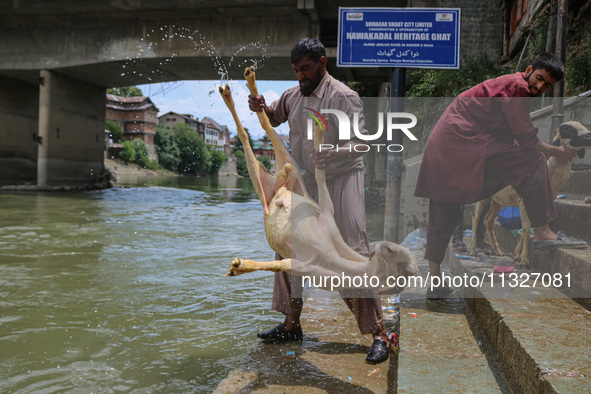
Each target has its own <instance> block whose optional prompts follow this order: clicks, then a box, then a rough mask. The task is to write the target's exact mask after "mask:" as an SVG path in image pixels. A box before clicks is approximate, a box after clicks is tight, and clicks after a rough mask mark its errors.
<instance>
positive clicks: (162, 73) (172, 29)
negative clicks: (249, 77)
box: [121, 24, 270, 94]
mask: <svg viewBox="0 0 591 394" xmlns="http://www.w3.org/2000/svg"><path fill="white" fill-rule="evenodd" d="M184 40H190V41H191V42H192V43H193V49H194V53H195V55H202V56H204V57H208V58H210V59H211V62H212V67H213V69H214V70H215V71H216V73H217V74H218V77H219V83H220V86H224V85H225V84H226V83H229V82H230V71H236V69H237V70H239V71H240V73H242V70H243V69H244V68H245V67H248V66H251V65H252V66H254V67H255V68H256V69H261V68H263V67H264V64H265V61H266V60H267V59H269V58H270V56H269V54H268V44H263V43H261V42H255V43H248V44H246V45H243V46H242V47H241V48H239V49H238V50H237V51H236V52H234V54H233V55H231V56H230V59H229V61H227V62H226V60H225V59H224V58H223V57H222V55H221V53H220V51H219V50H218V49H217V48H216V47H215V45H214V44H213V43H212V42H211V41H209V40H208V39H207V38H206V37H204V36H203V35H202V34H201V33H200V32H199V31H198V30H196V29H195V30H192V29H189V28H187V27H177V26H176V25H174V24H171V25H162V26H160V27H159V28H156V29H152V30H150V31H149V32H147V33H146V34H145V37H142V38H141V39H140V44H139V45H138V46H137V47H136V51H134V52H133V54H132V55H133V57H132V56H130V55H131V54H127V53H126V54H124V57H125V61H124V63H123V65H122V69H123V70H122V72H121V76H122V77H125V76H128V77H129V79H128V80H129V82H128V83H129V84H135V83H137V82H136V81H137V77H140V78H145V80H147V83H154V82H156V81H158V80H163V79H166V78H168V77H169V76H171V75H172V73H170V72H167V69H169V68H170V67H171V66H173V65H174V64H175V63H176V60H177V59H178V58H179V57H180V55H179V54H178V53H173V54H171V55H170V56H168V57H166V58H163V59H162V60H161V61H159V63H158V65H159V67H158V68H156V69H150V70H147V71H146V70H144V69H145V68H146V67H145V66H143V67H142V62H143V61H144V59H148V58H153V57H154V55H155V54H156V53H157V50H158V49H159V48H158V47H159V44H160V46H161V47H162V46H165V44H166V46H170V47H174V46H175V45H177V44H180V43H181V41H184ZM175 41H176V42H175ZM253 49H254V50H257V51H258V52H260V55H258V56H255V57H245V58H242V57H241V56H240V55H241V54H242V53H243V52H244V51H247V50H253ZM238 58H239V59H240V61H238ZM146 73H148V75H146ZM170 83H174V84H176V82H170ZM161 91H162V93H163V94H164V92H165V88H164V87H163V88H161Z"/></svg>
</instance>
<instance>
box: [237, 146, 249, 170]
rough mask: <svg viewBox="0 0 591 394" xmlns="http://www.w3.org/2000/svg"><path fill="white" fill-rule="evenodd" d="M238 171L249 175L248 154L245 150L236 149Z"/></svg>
mask: <svg viewBox="0 0 591 394" xmlns="http://www.w3.org/2000/svg"><path fill="white" fill-rule="evenodd" d="M235 154H236V172H238V175H242V176H246V175H248V167H247V166H246V156H245V155H244V151H243V150H237V151H236V153H235Z"/></svg>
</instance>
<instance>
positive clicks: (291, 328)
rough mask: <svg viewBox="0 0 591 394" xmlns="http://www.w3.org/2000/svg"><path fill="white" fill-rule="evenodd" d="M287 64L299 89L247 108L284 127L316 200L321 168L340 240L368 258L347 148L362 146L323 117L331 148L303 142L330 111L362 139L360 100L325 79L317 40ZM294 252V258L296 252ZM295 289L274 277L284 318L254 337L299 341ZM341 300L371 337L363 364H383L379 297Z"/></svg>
mask: <svg viewBox="0 0 591 394" xmlns="http://www.w3.org/2000/svg"><path fill="white" fill-rule="evenodd" d="M291 60H292V66H293V69H294V71H295V73H296V76H297V78H298V81H299V86H295V87H293V88H291V89H288V90H287V91H285V92H284V93H283V94H282V95H281V97H280V98H279V100H277V101H275V102H273V103H272V104H271V105H270V106H267V105H266V104H265V102H264V98H263V97H262V96H250V97H249V104H250V108H251V109H252V110H253V111H257V110H259V111H260V110H264V111H265V112H266V114H267V116H268V117H269V120H270V122H271V124H272V125H273V126H278V125H279V124H281V123H284V122H286V121H287V122H288V123H289V127H290V143H291V155H292V159H293V160H295V161H296V162H297V164H298V166H299V167H300V169H301V170H302V173H303V177H304V181H305V184H306V189H307V192H308V194H309V195H310V197H312V198H314V199H316V200H317V198H318V189H317V185H316V181H315V179H314V171H315V167H316V166H318V167H319V168H324V169H325V171H326V179H327V186H328V190H329V193H330V197H331V199H332V202H333V205H334V208H335V211H334V218H335V222H336V224H337V227H338V228H339V231H340V232H341V235H342V236H343V239H344V241H345V242H346V243H347V244H348V245H349V246H350V247H351V248H352V249H354V250H355V251H357V252H358V253H360V254H362V255H364V256H368V255H369V241H368V237H367V232H366V228H365V203H364V194H363V193H364V180H363V179H364V167H363V159H362V157H361V156H362V153H357V152H355V149H353V148H354V146H355V145H356V144H360V143H363V141H361V140H359V139H358V138H357V137H356V136H355V134H354V132H353V130H350V132H349V138H348V139H346V140H344V139H339V133H338V130H339V122H338V120H337V118H336V116H334V115H332V114H324V115H322V118H321V119H322V122H324V121H326V125H325V126H327V127H326V128H327V132H326V133H325V141H324V142H325V144H326V145H327V146H328V145H331V146H333V147H334V148H332V149H323V150H322V151H321V152H316V153H315V152H314V145H313V141H312V140H311V139H309V138H308V132H307V131H308V128H309V126H308V122H309V121H310V119H312V118H313V117H312V115H314V116H315V117H316V119H319V116H318V115H319V114H320V111H321V109H333V110H335V109H336V110H340V111H342V112H344V113H346V114H347V115H348V117H349V119H351V123H352V122H353V119H354V117H353V114H354V113H359V122H358V130H359V132H361V133H363V134H367V131H366V130H365V127H364V126H365V124H364V118H363V106H362V103H361V100H360V98H359V95H358V94H357V93H356V92H355V91H353V90H351V89H350V88H349V87H347V86H346V85H344V84H343V83H341V82H340V81H338V80H336V79H335V78H333V77H332V76H330V75H329V74H328V72H327V71H326V55H325V52H324V46H323V45H322V44H321V43H320V42H319V41H318V40H315V39H303V40H301V41H300V42H299V43H298V44H297V45H296V46H295V47H294V49H293V50H292V59H291ZM337 146H339V148H338V150H337V148H336V147H337ZM360 150H361V149H360ZM294 252H295V253H296V254H297V251H294ZM301 290H302V289H301V279H300V278H299V277H295V276H291V275H289V274H287V273H285V272H281V273H277V274H275V284H274V291H273V305H272V307H273V309H274V310H276V311H279V312H282V313H284V314H285V315H286V317H285V321H284V322H283V323H282V324H280V325H279V326H277V327H275V328H274V329H272V330H270V331H267V332H262V333H259V334H258V336H259V338H262V339H265V340H270V341H273V342H281V341H286V340H300V339H301V338H302V331H301V327H300V314H301V311H302V304H303V300H302V298H301V296H302V291H301ZM341 296H342V297H343V300H344V301H345V303H346V304H347V306H348V307H349V309H350V310H351V311H352V312H353V314H354V316H355V318H356V320H357V324H358V326H359V330H360V331H361V333H362V334H372V335H373V338H374V342H373V344H372V347H371V348H370V351H369V353H368V355H367V358H366V361H367V362H368V363H371V364H376V363H379V362H382V361H385V360H386V359H387V358H388V342H387V334H386V331H385V326H384V321H383V318H382V311H381V302H380V298H379V297H378V296H377V295H376V294H375V292H373V291H369V290H355V289H354V290H348V291H341Z"/></svg>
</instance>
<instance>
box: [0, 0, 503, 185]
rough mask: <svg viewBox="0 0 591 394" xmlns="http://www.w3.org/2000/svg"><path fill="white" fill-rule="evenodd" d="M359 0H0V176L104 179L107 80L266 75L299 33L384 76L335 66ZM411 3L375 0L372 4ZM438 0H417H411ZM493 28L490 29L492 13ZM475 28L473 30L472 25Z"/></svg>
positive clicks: (285, 57) (287, 70) (285, 70)
mask: <svg viewBox="0 0 591 394" xmlns="http://www.w3.org/2000/svg"><path fill="white" fill-rule="evenodd" d="M463 2H464V0H462V1H460V3H463ZM365 3H366V2H364V1H361V0H352V1H348V2H341V1H336V0H322V1H320V0H243V1H239V2H238V1H226V0H217V1H216V0H183V1H171V0H110V1H91V0H76V1H70V0H57V1H51V2H48V1H43V0H26V1H25V0H11V1H8V0H0V15H2V18H1V20H0V42H1V43H2V45H1V46H0V185H23V184H30V185H37V187H38V188H43V187H51V186H67V185H72V186H82V187H88V186H91V185H94V184H96V183H98V182H100V180H101V176H102V175H103V174H104V165H103V155H104V126H105V88H108V87H115V86H128V85H139V84H147V83H157V82H167V81H179V80H211V79H213V80H216V79H242V72H243V70H244V67H245V66H248V65H250V64H252V63H253V62H255V63H256V62H258V64H259V65H263V66H264V73H261V76H262V77H264V78H266V79H270V80H288V79H294V75H293V71H292V70H291V67H290V60H289V55H290V52H291V48H292V47H293V45H294V44H295V43H296V42H297V41H298V40H299V39H300V38H302V37H306V36H308V37H317V38H319V39H320V40H321V41H322V42H323V43H324V44H325V45H326V47H327V55H328V59H329V63H328V69H329V72H330V73H331V74H332V75H334V76H335V77H337V78H339V79H341V80H347V81H356V80H363V81H379V82H388V81H389V80H390V78H391V70H390V69H384V68H354V69H351V68H337V67H336V56H335V55H336V45H337V34H338V32H337V30H338V8H339V6H347V7H363V6H366V4H365ZM407 3H408V2H407V1H406V0H389V1H386V0H376V1H374V2H372V4H371V5H372V6H373V7H405V6H406V5H407ZM437 3H438V2H437V1H431V0H425V1H418V0H416V1H413V4H412V5H413V6H431V7H433V6H437ZM478 3H481V4H480V5H479V7H471V8H470V7H468V9H467V10H466V15H468V16H467V18H469V19H468V20H472V19H475V18H474V16H470V14H469V13H470V12H473V13H474V15H477V13H478V12H482V11H481V10H480V8H487V7H488V8H490V9H492V10H497V9H498V8H499V6H498V5H497V4H495V5H490V6H489V5H488V4H489V2H486V1H484V0H479V1H478ZM471 4H472V3H471ZM458 6H462V4H458ZM488 8H487V9H488ZM472 9H473V10H474V11H472ZM495 15H496V11H495ZM499 15H500V13H499ZM463 18H464V14H463ZM489 19H490V18H489ZM481 25H482V26H484V25H483V24H480V25H478V26H481ZM491 26H492V27H490V28H488V29H489V30H493V31H494V29H497V23H496V22H495V23H494V24H492V25H491ZM470 29H472V30H471V34H470V36H473V37H475V39H477V38H478V36H479V34H477V32H476V31H475V30H474V29H475V27H474V26H472V27H470ZM498 30H500V29H498ZM499 34H500V33H499ZM498 48H501V47H500V45H499V46H498Z"/></svg>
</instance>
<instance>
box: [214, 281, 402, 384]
mask: <svg viewBox="0 0 591 394" xmlns="http://www.w3.org/2000/svg"><path fill="white" fill-rule="evenodd" d="M320 294H322V296H319V295H320ZM387 303H388V301H387V299H386V298H385V299H384V307H387V306H386V305H387ZM386 312H388V311H386ZM391 324H392V321H391V320H388V321H387V325H391ZM302 328H303V330H304V339H303V341H302V342H286V343H279V344H270V343H264V342H261V343H259V345H258V346H257V347H256V348H255V349H253V351H252V352H251V353H250V354H249V355H248V357H247V359H246V360H245V361H244V363H243V366H242V368H241V369H240V370H237V371H233V372H232V373H231V374H230V375H229V376H228V378H226V379H225V380H224V381H222V382H221V383H220V385H219V386H218V388H217V390H216V392H218V393H236V392H260V393H266V392H269V393H271V392H273V393H276V392H289V393H327V392H329V393H334V392H342V393H386V392H395V386H394V385H395V376H394V375H395V373H396V359H395V358H390V359H389V360H388V361H386V362H384V363H381V364H378V365H369V364H367V363H365V357H366V354H367V352H368V350H369V347H370V346H371V343H372V339H371V338H370V336H365V335H361V334H360V333H359V330H358V328H357V323H356V321H355V319H354V317H353V315H352V314H351V312H350V311H349V310H348V308H347V307H346V305H345V304H344V302H343V301H342V300H341V298H340V296H339V294H338V293H327V292H318V293H316V294H315V295H314V294H313V295H311V296H308V297H307V299H306V302H305V303H304V311H303V313H302ZM253 335H254V334H253Z"/></svg>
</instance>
